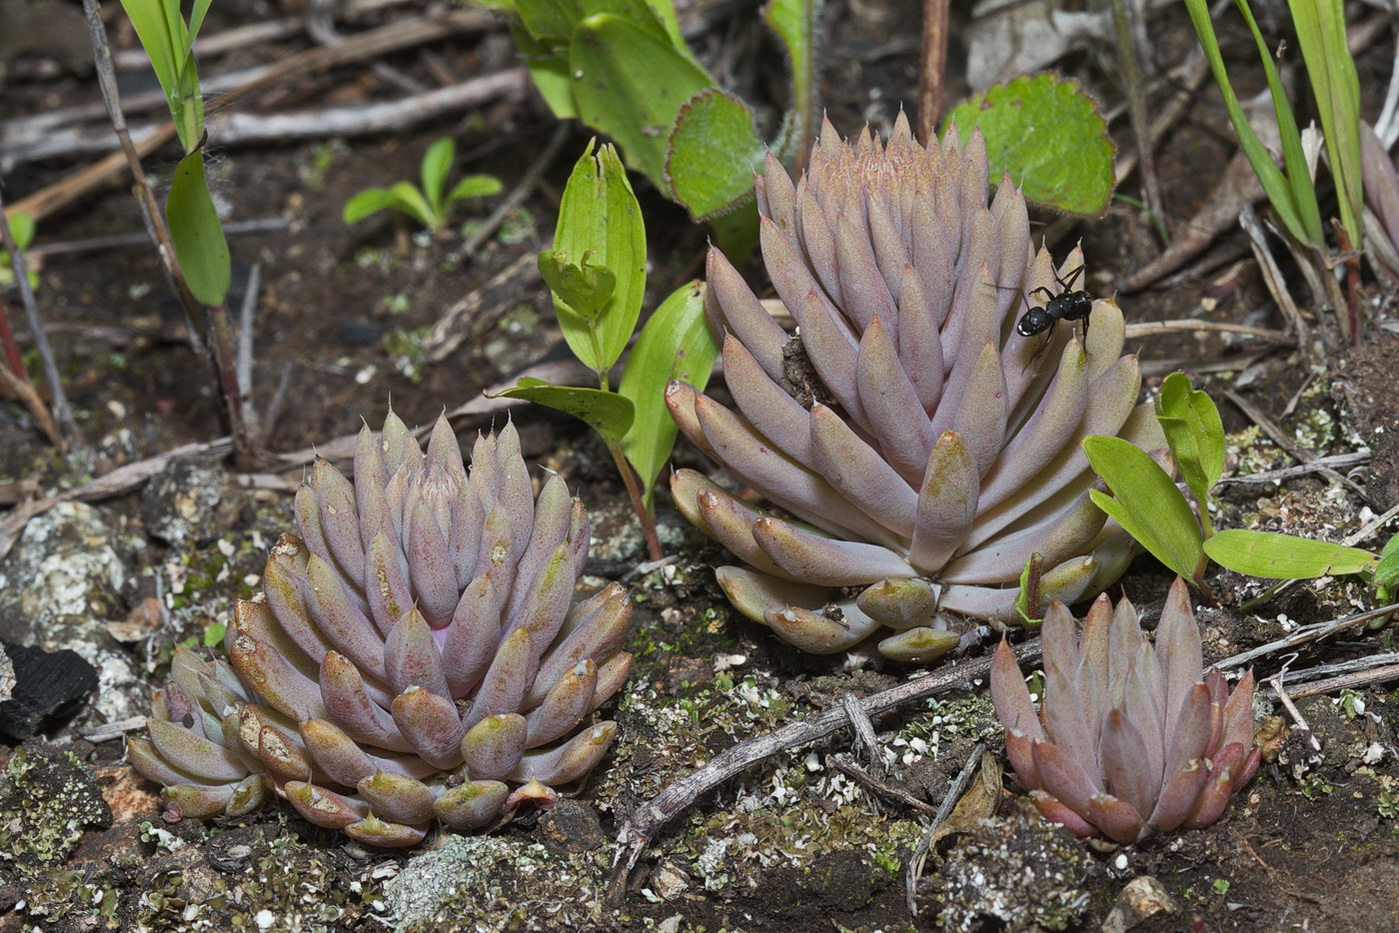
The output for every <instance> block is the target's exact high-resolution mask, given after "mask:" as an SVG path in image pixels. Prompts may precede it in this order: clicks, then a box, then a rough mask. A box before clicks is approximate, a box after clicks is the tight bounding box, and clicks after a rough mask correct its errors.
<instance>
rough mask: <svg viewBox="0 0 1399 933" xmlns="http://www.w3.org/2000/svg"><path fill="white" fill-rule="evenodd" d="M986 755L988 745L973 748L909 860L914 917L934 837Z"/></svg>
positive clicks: (908, 890)
mask: <svg viewBox="0 0 1399 933" xmlns="http://www.w3.org/2000/svg"><path fill="white" fill-rule="evenodd" d="M984 754H986V745H985V744H984V743H981V742H978V743H977V744H976V745H975V747H973V748H972V753H971V754H970V755H968V756H967V763H966V764H964V765H962V770H961V771H959V772H958V773H957V779H956V780H955V781H953V782H952V786H951V787H949V788H948V789H947V794H946V795H945V796H944V797H943V798H942V805H941V806H940V807H938V812H937V816H935V817H933V821H932V822H931V823H929V824H928V830H927V832H925V833H923V838H922V839H920V840H918V848H916V849H914V850H913V856H912V857H911V858H910V859H909V860H908V871H907V872H906V873H905V875H904V880H905V883H906V885H907V888H906V890H905V893H906V894H907V895H908V912H909V913H910V914H912V915H913V916H915V917H916V916H918V904H917V902H916V900H915V896H916V895H917V893H918V879H919V878H920V877H922V875H923V864H924V863H925V862H926V861H927V859H928V853H929V852H930V851H932V848H933V837H934V836H935V835H936V834H937V831H938V827H939V826H941V825H942V824H943V823H945V822H947V818H948V817H949V816H951V815H952V808H953V807H954V806H956V805H957V798H959V797H961V796H962V795H963V794H964V793H966V791H967V785H969V784H971V782H972V775H973V774H975V773H976V771H977V769H978V768H979V767H980V766H981V756H982V755H984Z"/></svg>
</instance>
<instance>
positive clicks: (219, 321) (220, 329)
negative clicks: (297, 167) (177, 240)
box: [83, 0, 253, 472]
mask: <svg viewBox="0 0 1399 933" xmlns="http://www.w3.org/2000/svg"><path fill="white" fill-rule="evenodd" d="M83 10H84V12H86V14H87V23H88V32H89V33H90V35H91V37H92V49H93V58H94V61H95V62H96V65H97V76H98V86H99V87H100V88H101V91H102V101H103V103H105V104H106V106H107V114H108V116H109V118H110V119H111V121H112V129H113V130H115V131H116V134H117V138H118V139H119V140H120V141H121V148H122V151H123V152H124V153H125V154H126V161H127V165H128V166H130V169H131V177H132V180H133V181H134V182H135V185H134V193H135V194H136V201H137V203H138V204H139V205H140V207H141V216H142V218H143V219H144V220H145V223H146V230H147V232H149V233H150V235H151V239H152V240H153V241H154V242H155V244H156V250H157V252H158V253H159V254H160V259H161V267H162V268H163V269H164V270H165V276H166V280H167V281H168V282H169V284H170V287H171V290H172V291H174V292H175V294H176V295H177V296H178V297H179V299H180V307H181V309H182V310H183V311H184V315H185V329H186V331H187V336H188V339H189V344H190V348H191V349H193V350H195V351H196V352H201V351H203V356H204V357H205V360H206V361H207V362H208V363H209V366H210V368H211V369H212V370H213V375H214V377H215V380H216V382H217V384H218V385H219V388H220V391H221V392H222V393H223V396H224V405H225V410H226V412H227V418H228V430H229V433H230V434H232V435H233V449H234V457H233V459H234V465H235V467H236V468H237V469H238V470H240V471H242V472H247V471H248V470H250V469H251V468H252V463H253V450H252V445H251V440H250V436H249V434H248V428H247V424H246V423H245V421H244V418H243V398H242V394H241V393H240V391H239V389H238V377H237V373H236V368H235V364H234V354H233V328H232V327H231V326H230V325H229V322H228V311H227V309H226V308H224V307H223V305H219V306H218V307H217V308H210V309H209V310H208V315H209V330H210V337H211V338H212V339H213V342H214V346H213V348H212V353H210V351H209V350H207V349H206V348H205V344H204V341H203V340H202V339H201V338H200V328H199V323H198V320H199V302H198V301H197V300H196V299H195V297H194V294H193V293H192V292H191V291H190V290H189V284H188V283H187V282H186V281H185V276H184V273H183V272H182V271H181V269H180V262H179V260H178V259H177V258H176V257H175V245H174V243H173V242H172V241H171V239H170V231H169V229H168V228H167V227H166V225H165V216H164V215H163V214H162V213H161V211H160V206H159V205H158V204H156V200H155V195H154V194H153V193H152V191H151V186H150V184H149V183H148V182H147V180H146V172H145V169H144V168H143V167H142V165H141V157H140V155H139V154H137V152H136V147H135V145H134V144H133V143H132V142H131V134H130V133H128V132H127V129H126V117H125V115H124V114H123V113H122V110H121V98H120V97H119V96H118V92H117V82H116V72H115V70H114V69H113V67H112V52H111V48H110V47H109V46H108V44H107V28H106V26H105V25H104V24H103V22H102V12H101V10H100V9H99V8H98V6H97V0H83Z"/></svg>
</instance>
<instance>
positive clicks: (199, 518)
mask: <svg viewBox="0 0 1399 933" xmlns="http://www.w3.org/2000/svg"><path fill="white" fill-rule="evenodd" d="M241 507H242V497H241V496H239V495H238V494H237V491H236V490H235V488H234V487H233V485H232V484H231V483H230V482H229V479H228V473H227V471H225V470H224V469H223V467H221V466H220V465H219V464H218V463H217V462H216V461H213V460H208V459H198V458H181V459H177V460H172V461H170V462H169V463H168V464H166V466H165V469H163V470H161V471H160V472H159V473H157V474H156V475H155V476H153V477H151V481H150V482H149V483H147V484H146V488H145V491H144V492H142V494H141V518H142V519H143V520H144V521H145V523H146V531H147V532H148V533H149V534H150V535H151V536H152V537H155V538H159V539H160V540H161V541H165V542H167V543H169V544H170V545H172V546H174V547H179V546H181V545H183V544H186V543H188V542H194V543H195V544H198V543H201V542H204V541H210V540H212V539H214V538H216V537H218V536H219V535H220V534H222V533H223V532H224V530H226V529H227V528H228V527H229V526H230V525H231V524H232V523H233V520H234V518H235V517H236V516H237V513H238V510H239V509H240V508H241Z"/></svg>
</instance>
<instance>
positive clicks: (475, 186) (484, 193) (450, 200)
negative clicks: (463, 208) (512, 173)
mask: <svg viewBox="0 0 1399 933" xmlns="http://www.w3.org/2000/svg"><path fill="white" fill-rule="evenodd" d="M503 190H505V186H504V185H502V184H501V183H500V179H499V178H496V177H495V176H494V175H468V176H466V177H465V178H463V179H462V180H461V181H459V182H457V183H456V186H455V187H453V188H452V193H451V194H449V195H447V201H446V204H449V205H450V204H455V203H457V202H458V201H461V200H463V199H465V198H484V197H489V196H490V195H493V194H500V192H501V191H503Z"/></svg>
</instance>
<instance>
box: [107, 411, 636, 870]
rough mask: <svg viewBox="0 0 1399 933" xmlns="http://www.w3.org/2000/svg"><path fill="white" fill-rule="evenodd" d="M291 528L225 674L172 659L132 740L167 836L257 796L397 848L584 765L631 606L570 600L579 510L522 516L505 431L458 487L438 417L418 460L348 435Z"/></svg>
mask: <svg viewBox="0 0 1399 933" xmlns="http://www.w3.org/2000/svg"><path fill="white" fill-rule="evenodd" d="M296 512H297V523H298V526H299V530H300V533H301V535H300V537H297V536H294V535H283V536H282V539H281V540H280V541H279V542H278V544H277V546H276V547H275V548H274V549H273V551H272V555H271V557H270V559H269V560H268V564H267V570H266V574H265V577H264V582H263V595H264V597H265V598H264V599H263V600H262V601H253V602H249V601H239V603H238V604H237V606H236V609H235V612H234V618H233V621H232V623H231V624H230V625H229V628H228V634H227V638H226V644H227V646H228V652H229V658H230V661H231V666H230V665H229V664H226V663H224V662H223V661H217V660H216V661H203V660H200V659H199V658H198V657H197V656H195V655H194V653H193V652H191V651H188V650H186V649H180V650H179V651H177V652H176V655H175V661H174V664H173V667H172V671H171V680H170V682H169V683H168V684H167V685H166V687H165V688H164V689H163V690H157V691H156V694H155V698H154V703H153V707H154V709H153V715H152V718H151V721H150V738H149V739H133V740H132V741H131V744H130V746H129V749H130V758H131V762H132V764H133V765H135V767H136V769H137V770H138V771H140V772H141V773H142V774H143V775H145V776H146V777H148V778H150V779H152V780H154V781H157V782H159V783H161V784H163V785H165V792H164V798H165V801H166V804H167V816H168V817H169V818H172V819H178V818H179V817H181V816H194V817H207V816H212V815H215V814H219V813H229V814H234V815H237V814H241V813H246V812H248V811H250V810H252V809H254V808H256V807H257V806H259V805H260V804H261V803H262V802H263V800H264V799H265V798H266V797H267V795H268V792H269V791H272V792H274V793H276V794H277V795H279V796H281V797H284V798H286V799H287V800H289V801H290V802H291V803H292V804H293V805H294V806H295V807H296V809H297V810H298V811H299V812H300V813H301V814H302V815H303V816H304V817H305V818H306V819H308V820H310V821H311V822H313V823H317V824H319V825H321V826H328V827H332V828H337V829H343V830H344V831H345V832H346V833H347V834H348V835H350V836H351V837H353V838H355V839H357V840H360V841H362V842H366V843H371V844H373V845H380V846H399V845H411V844H413V843H415V842H417V841H418V840H420V839H422V838H423V835H424V833H425V832H426V830H427V828H428V827H429V826H430V825H431V823H432V821H433V820H434V819H437V820H441V821H442V822H443V823H446V824H448V825H450V826H452V827H454V828H457V829H463V830H470V829H477V828H480V827H483V826H486V825H488V824H491V823H493V822H496V821H497V820H498V819H499V818H500V817H501V815H502V814H503V813H508V812H510V811H512V810H514V809H515V808H516V807H517V806H518V805H519V804H520V803H521V802H522V801H526V800H528V801H531V802H533V803H535V804H536V805H539V806H548V805H550V804H551V803H552V802H553V801H554V800H555V799H556V796H557V795H556V793H555V791H554V790H553V789H552V787H553V786H556V785H561V784H566V783H569V782H571V781H575V780H577V779H578V778H580V777H582V776H583V775H585V774H587V773H588V772H589V771H590V770H592V768H593V767H594V766H595V765H596V764H597V763H598V761H599V760H600V759H601V758H602V756H603V754H604V753H605V752H606V751H607V748H608V747H609V745H610V744H611V742H612V738H613V735H614V732H615V730H616V725H615V723H612V722H594V721H593V718H594V717H593V715H592V714H593V713H594V711H595V710H596V709H597V708H598V707H599V706H601V705H602V704H603V703H604V702H605V701H606V700H607V699H608V698H609V697H611V696H612V695H613V694H614V693H615V692H616V691H617V690H618V689H619V688H620V687H621V686H622V684H623V682H624V681H625V680H626V677H627V674H628V672H629V670H630V668H631V655H629V654H627V653H626V652H625V651H623V650H622V642H623V640H624V638H625V637H626V633H627V630H628V627H629V624H630V617H631V604H630V601H629V600H628V597H627V594H626V591H625V590H624V589H623V588H622V587H620V586H618V585H615V584H614V585H612V586H610V587H608V588H606V589H604V590H602V591H600V592H598V593H597V594H595V595H593V596H592V597H590V598H587V599H584V600H580V601H575V599H574V586H575V584H576V582H577V579H578V576H579V574H580V573H581V572H582V569H583V564H584V561H585V560H586V559H587V553H588V542H589V525H588V517H587V513H586V511H584V509H583V505H582V503H581V502H580V501H579V500H577V499H573V498H571V497H570V496H569V494H568V490H567V489H566V488H565V486H564V483H563V480H561V479H560V478H558V477H552V478H550V479H549V480H548V481H547V482H546V483H545V484H544V487H543V489H542V490H541V491H540V493H539V496H538V499H537V501H536V498H535V495H534V491H533V488H532V485H531V482H530V478H529V474H528V472H527V471H526V469H525V464H524V460H523V459H522V458H521V456H520V448H519V440H518V437H517V435H516V433H515V430H514V428H513V427H512V426H509V425H507V426H506V428H505V429H504V430H502V431H501V432H500V433H499V434H498V435H491V436H489V437H482V438H479V439H478V440H477V442H476V446H475V449H474V450H473V452H472V467H471V472H470V475H469V476H468V473H467V471H466V469H465V467H464V466H463V464H462V456H461V450H460V448H459V447H458V446H457V441H456V437H455V435H454V434H453V433H452V429H451V427H450V426H449V425H448V424H447V421H446V418H445V417H444V418H441V419H439V420H438V422H437V425H436V428H435V429H434V430H433V432H432V438H431V441H430V442H429V444H428V448H427V452H426V454H424V453H423V451H422V450H421V448H420V447H419V446H418V443H417V441H416V440H414V438H413V436H412V434H411V433H410V432H409V431H408V429H407V428H406V427H405V426H404V424H403V422H402V421H400V420H399V419H398V418H397V417H396V416H394V415H393V414H392V413H390V415H389V418H388V420H387V423H386V424H385V426H384V431H383V433H382V434H381V435H376V434H373V433H372V432H370V431H369V429H368V428H365V429H364V431H363V432H362V433H361V435H360V442H359V447H358V450H357V451H356V454H355V469H354V482H353V484H352V483H351V482H350V481H349V480H347V479H346V478H345V477H344V476H342V475H341V474H340V473H339V472H338V471H337V470H336V469H335V468H334V467H332V466H331V465H330V464H329V463H328V462H326V461H324V460H321V461H318V462H317V463H316V465H315V467H314V468H313V469H312V471H311V475H310V479H309V481H308V483H307V485H305V486H304V487H303V488H302V489H301V491H300V492H299V493H298V494H297V498H296ZM235 672H236V673H235Z"/></svg>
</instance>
